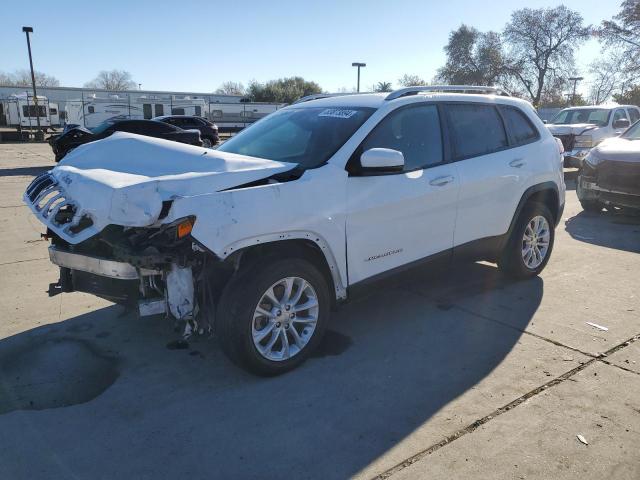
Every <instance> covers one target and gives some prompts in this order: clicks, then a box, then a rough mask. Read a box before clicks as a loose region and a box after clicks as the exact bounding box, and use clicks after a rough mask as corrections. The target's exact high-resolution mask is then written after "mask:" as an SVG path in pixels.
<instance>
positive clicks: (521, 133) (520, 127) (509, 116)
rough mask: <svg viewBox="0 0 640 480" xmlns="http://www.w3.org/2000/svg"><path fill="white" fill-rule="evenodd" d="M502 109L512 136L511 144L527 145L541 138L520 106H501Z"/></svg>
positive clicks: (515, 145)
mask: <svg viewBox="0 0 640 480" xmlns="http://www.w3.org/2000/svg"><path fill="white" fill-rule="evenodd" d="M500 111H501V112H502V118H503V119H504V123H505V126H506V127H507V131H508V132H509V135H510V137H511V146H514V147H517V146H519V145H525V144H527V143H531V142H535V141H536V140H537V139H538V138H540V134H539V133H538V130H536V128H535V127H534V126H533V124H532V123H531V120H529V118H527V116H526V115H525V114H524V113H523V112H522V111H521V110H520V109H519V108H516V107H508V106H501V107H500Z"/></svg>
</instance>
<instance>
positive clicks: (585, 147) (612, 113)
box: [547, 105, 640, 168]
mask: <svg viewBox="0 0 640 480" xmlns="http://www.w3.org/2000/svg"><path fill="white" fill-rule="evenodd" d="M639 119H640V108H638V107H636V106H634V105H615V106H602V105H600V106H589V107H572V108H565V109H564V110H562V111H560V112H559V113H558V114H557V115H556V116H555V118H554V119H553V120H551V122H549V123H548V124H547V126H548V128H549V130H550V131H551V133H552V134H553V136H555V137H556V138H559V139H560V140H561V141H562V145H563V146H564V162H565V166H566V167H576V168H579V167H580V166H581V165H582V161H583V160H584V157H585V156H586V155H587V153H589V151H590V150H591V149H592V148H593V147H595V146H597V145H598V144H599V143H600V142H602V141H603V140H604V139H606V138H610V137H615V136H617V135H620V134H621V133H622V132H624V131H625V130H626V129H627V128H629V126H630V125H631V124H633V123H635V122H636V121H638V120H639Z"/></svg>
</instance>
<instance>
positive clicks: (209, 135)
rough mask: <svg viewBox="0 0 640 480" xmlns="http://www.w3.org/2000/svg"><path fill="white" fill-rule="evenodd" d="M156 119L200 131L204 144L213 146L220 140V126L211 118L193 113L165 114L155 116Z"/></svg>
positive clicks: (185, 128)
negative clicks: (192, 114) (210, 119)
mask: <svg viewBox="0 0 640 480" xmlns="http://www.w3.org/2000/svg"><path fill="white" fill-rule="evenodd" d="M154 120H157V121H159V122H164V123H168V124H169V125H174V126H176V127H179V128H182V129H184V130H191V129H195V130H198V131H200V137H201V138H202V146H203V147H207V148H211V147H213V146H214V145H217V144H218V142H219V141H220V139H219V137H218V127H217V126H216V125H215V124H214V123H212V122H210V121H209V120H207V119H205V118H202V117H194V116H191V115H165V116H162V117H155V118H154Z"/></svg>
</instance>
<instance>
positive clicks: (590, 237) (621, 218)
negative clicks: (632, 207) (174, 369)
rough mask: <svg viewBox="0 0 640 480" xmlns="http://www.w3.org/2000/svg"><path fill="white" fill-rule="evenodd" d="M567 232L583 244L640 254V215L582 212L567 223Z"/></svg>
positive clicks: (606, 211)
mask: <svg viewBox="0 0 640 480" xmlns="http://www.w3.org/2000/svg"><path fill="white" fill-rule="evenodd" d="M564 225H565V230H566V231H567V233H568V234H569V235H571V237H572V238H574V239H575V240H579V241H581V242H586V243H591V244H593V245H599V246H601V247H609V248H615V249H616V250H625V251H627V252H635V253H640V215H630V214H629V213H628V212H625V211H624V210H618V209H614V210H603V211H601V212H600V213H589V212H585V211H582V212H580V213H579V214H577V215H576V216H574V217H571V218H569V219H568V220H566V221H565V224H564Z"/></svg>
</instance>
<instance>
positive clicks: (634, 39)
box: [595, 0, 640, 77]
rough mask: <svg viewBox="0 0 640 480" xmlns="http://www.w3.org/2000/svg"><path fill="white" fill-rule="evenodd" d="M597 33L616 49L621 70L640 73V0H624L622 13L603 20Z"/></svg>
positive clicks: (621, 6) (611, 47)
mask: <svg viewBox="0 0 640 480" xmlns="http://www.w3.org/2000/svg"><path fill="white" fill-rule="evenodd" d="M595 33H596V35H597V36H598V38H599V39H600V41H601V42H603V43H604V45H605V46H606V47H608V48H610V49H615V51H616V53H617V55H618V57H619V64H618V68H619V69H620V70H621V71H623V72H624V73H625V74H627V75H632V76H636V77H637V76H638V74H640V0H624V1H623V2H622V4H621V5H620V13H618V14H617V15H616V16H615V17H613V19H611V20H605V21H604V22H602V24H601V26H600V28H599V29H597V30H596V32H595Z"/></svg>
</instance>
